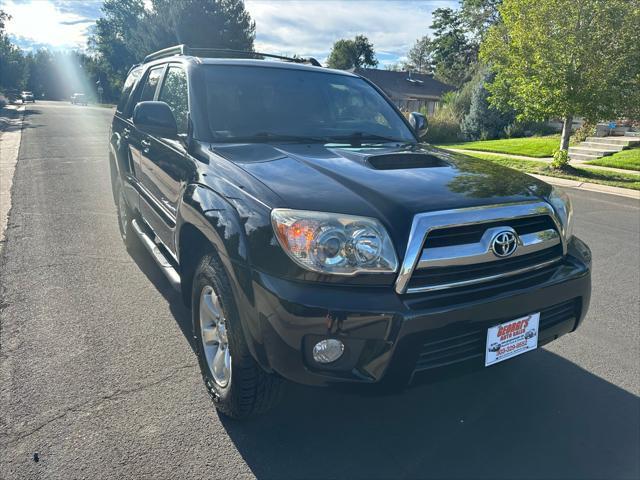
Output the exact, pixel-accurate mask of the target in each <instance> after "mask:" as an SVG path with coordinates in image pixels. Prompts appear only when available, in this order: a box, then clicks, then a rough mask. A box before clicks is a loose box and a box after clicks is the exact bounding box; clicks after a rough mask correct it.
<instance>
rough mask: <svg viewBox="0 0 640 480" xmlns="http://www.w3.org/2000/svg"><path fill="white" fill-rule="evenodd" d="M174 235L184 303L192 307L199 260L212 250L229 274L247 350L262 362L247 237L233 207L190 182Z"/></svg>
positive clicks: (216, 195)
mask: <svg viewBox="0 0 640 480" xmlns="http://www.w3.org/2000/svg"><path fill="white" fill-rule="evenodd" d="M175 235H176V237H175V240H176V256H177V258H178V264H179V269H180V277H181V286H182V299H183V301H184V302H185V305H187V306H188V307H191V290H192V287H193V278H194V273H195V271H196V268H197V266H198V262H199V261H200V259H201V258H202V256H203V255H204V254H206V253H208V252H213V253H214V254H215V255H217V257H218V259H219V260H220V263H221V264H222V266H223V267H224V269H225V272H226V274H227V276H228V277H229V281H230V284H231V289H232V292H233V295H234V297H235V301H236V307H237V310H238V315H239V318H240V322H241V325H242V329H243V333H244V334H245V338H246V340H247V344H248V347H249V350H250V351H251V353H252V355H253V356H254V358H255V359H256V360H257V361H258V363H260V364H261V365H263V366H265V365H266V363H265V361H266V355H264V352H261V351H260V350H261V349H260V348H259V345H260V344H261V342H262V331H261V328H260V324H259V320H258V318H257V317H258V315H257V314H255V312H256V309H255V301H254V291H253V283H252V276H251V268H250V262H249V258H248V248H247V238H246V234H245V232H244V228H243V227H242V223H241V221H240V218H239V216H238V213H237V212H236V210H235V208H234V207H233V206H232V205H231V204H230V203H229V202H228V201H227V200H225V199H224V198H223V197H222V196H221V195H219V194H217V193H216V192H214V191H213V190H211V189H209V188H207V187H204V186H202V185H189V186H188V187H187V188H186V190H185V193H184V195H183V198H182V200H181V202H180V204H179V208H178V214H177V221H176V234H175Z"/></svg>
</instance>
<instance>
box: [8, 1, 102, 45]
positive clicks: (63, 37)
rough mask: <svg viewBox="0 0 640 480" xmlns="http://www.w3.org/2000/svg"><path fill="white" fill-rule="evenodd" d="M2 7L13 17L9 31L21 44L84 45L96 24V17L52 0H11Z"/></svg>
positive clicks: (9, 24) (9, 23)
mask: <svg viewBox="0 0 640 480" xmlns="http://www.w3.org/2000/svg"><path fill="white" fill-rule="evenodd" d="M2 8H3V9H4V10H5V11H6V12H7V13H8V14H9V15H11V17H12V18H11V20H10V21H9V22H8V23H7V25H6V29H7V33H8V34H9V35H11V36H12V37H15V38H17V39H18V40H19V43H20V44H36V45H49V46H51V47H54V48H84V47H85V46H86V40H87V28H88V27H89V26H90V25H91V24H93V19H87V18H85V17H83V16H81V15H78V14H77V13H72V12H69V11H66V12H64V11H62V10H61V9H59V8H58V7H57V6H56V5H55V4H54V2H52V1H51V0H30V1H28V2H17V1H15V0H8V1H7V2H5V3H4V5H3V7H2Z"/></svg>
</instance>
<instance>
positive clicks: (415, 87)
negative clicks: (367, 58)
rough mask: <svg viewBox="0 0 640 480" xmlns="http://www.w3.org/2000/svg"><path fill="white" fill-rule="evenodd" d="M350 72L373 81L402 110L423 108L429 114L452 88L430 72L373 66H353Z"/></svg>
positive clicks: (411, 110)
mask: <svg viewBox="0 0 640 480" xmlns="http://www.w3.org/2000/svg"><path fill="white" fill-rule="evenodd" d="M351 72H353V73H356V74H358V75H361V76H363V77H365V78H366V79H368V80H371V81H372V82H373V83H375V84H376V85H377V86H378V87H380V88H381V89H382V90H383V91H384V93H386V94H387V96H388V97H389V98H391V100H392V101H393V103H395V104H396V105H397V106H398V108H400V110H402V111H409V112H417V111H420V110H422V109H424V110H425V111H426V112H427V113H428V114H429V115H431V114H433V112H434V111H435V110H436V109H437V108H438V104H439V102H440V100H441V99H442V95H444V94H445V93H446V92H449V91H451V90H454V88H453V87H452V86H450V85H447V84H445V83H442V82H440V81H438V80H436V79H435V78H433V75H431V74H424V73H414V72H394V71H391V70H377V69H374V68H353V69H351Z"/></svg>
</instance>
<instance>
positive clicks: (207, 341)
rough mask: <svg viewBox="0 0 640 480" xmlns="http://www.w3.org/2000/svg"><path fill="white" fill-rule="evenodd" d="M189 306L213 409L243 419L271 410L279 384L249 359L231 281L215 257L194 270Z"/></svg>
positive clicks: (276, 399) (213, 255)
mask: <svg viewBox="0 0 640 480" xmlns="http://www.w3.org/2000/svg"><path fill="white" fill-rule="evenodd" d="M191 302H192V303H191V305H192V309H191V311H192V315H193V333H194V337H195V340H196V353H197V354H198V360H199V363H200V370H201V371H202V377H203V380H204V383H205V386H206V387H207V391H208V392H209V395H210V397H211V400H212V401H213V404H214V405H215V407H216V409H218V411H220V412H221V413H223V414H225V415H227V416H229V417H232V418H245V417H248V416H250V415H253V414H257V413H262V412H265V411H267V410H269V409H270V408H272V407H273V406H275V404H276V403H277V402H278V401H279V399H280V398H281V394H282V389H283V381H282V380H281V379H280V378H279V377H276V376H275V375H270V374H268V373H267V372H265V371H264V370H262V369H261V368H260V366H259V365H258V364H257V363H256V361H255V360H254V359H253V357H252V356H251V353H250V352H249V349H248V347H247V343H246V340H245V338H244V334H243V331H242V326H241V325H240V319H239V317H238V314H237V309H236V303H235V299H234V297H233V293H232V291H231V287H230V284H229V279H228V277H227V274H226V271H225V270H224V267H223V266H222V264H221V263H220V261H219V259H218V258H217V256H216V255H215V254H207V255H205V256H204V257H203V258H202V260H201V261H200V263H199V265H198V267H197V268H196V271H195V275H194V280H193V289H192V297H191Z"/></svg>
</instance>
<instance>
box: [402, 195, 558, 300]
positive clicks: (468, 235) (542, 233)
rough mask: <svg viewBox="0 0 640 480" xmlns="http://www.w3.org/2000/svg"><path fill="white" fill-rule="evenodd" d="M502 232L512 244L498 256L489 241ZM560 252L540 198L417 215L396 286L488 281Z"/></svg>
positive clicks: (417, 288) (421, 288)
mask: <svg viewBox="0 0 640 480" xmlns="http://www.w3.org/2000/svg"><path fill="white" fill-rule="evenodd" d="M505 231H506V232H512V234H511V236H512V237H513V236H514V235H513V234H515V235H516V236H517V241H518V246H517V248H516V250H515V252H513V253H512V254H511V255H509V256H505V257H504V258H500V257H499V256H498V255H497V254H496V253H500V252H496V253H494V251H493V250H494V249H493V248H492V244H493V243H494V242H493V240H494V239H495V238H496V236H497V235H498V234H500V233H503V232H505ZM565 253H566V245H565V244H564V241H563V239H562V236H561V233H560V228H559V223H558V221H557V219H556V217H555V212H554V211H553V209H552V208H551V206H550V205H549V204H547V203H545V202H531V203H520V204H508V205H497V206H490V207H480V208H470V209H461V210H448V211H443V212H433V213H425V214H420V215H416V217H415V218H414V222H413V225H412V229H411V236H410V239H409V243H408V246H407V253H406V255H405V258H404V261H403V264H402V269H401V271H400V274H399V276H398V279H397V281H396V291H397V292H398V293H417V292H425V291H435V290H444V289H449V288H456V287H463V286H468V285H473V284H476V283H483V282H490V281H493V280H497V279H500V278H503V277H508V276H514V275H520V274H522V273H525V272H529V271H533V270H536V269H541V268H545V267H548V266H550V265H552V264H553V263H555V262H558V261H559V260H561V259H562V257H563V255H564V254H565ZM507 255H508V254H507Z"/></svg>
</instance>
